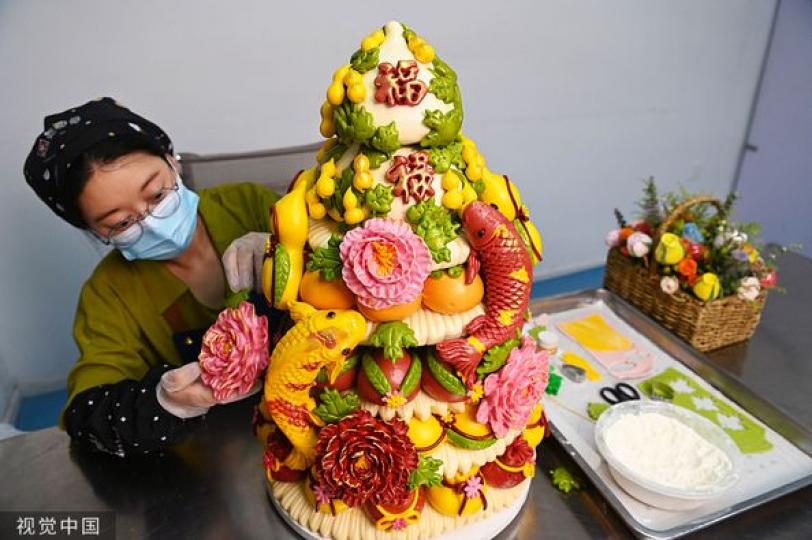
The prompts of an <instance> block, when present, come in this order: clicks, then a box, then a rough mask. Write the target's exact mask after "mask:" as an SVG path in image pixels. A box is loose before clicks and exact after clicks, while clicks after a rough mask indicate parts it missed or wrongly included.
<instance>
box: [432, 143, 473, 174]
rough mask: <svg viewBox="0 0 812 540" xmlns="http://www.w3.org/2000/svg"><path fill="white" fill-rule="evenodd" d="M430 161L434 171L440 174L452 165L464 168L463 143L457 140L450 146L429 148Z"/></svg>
mask: <svg viewBox="0 0 812 540" xmlns="http://www.w3.org/2000/svg"><path fill="white" fill-rule="evenodd" d="M429 163H430V164H431V166H432V167H434V172H436V173H438V174H442V173H444V172H446V171H448V169H449V168H451V166H452V165H454V166H455V167H458V168H460V169H464V168H465V161H463V159H462V143H461V142H459V141H457V142H453V143H451V144H449V145H448V146H444V147H443V146H441V147H438V148H432V149H431V150H429ZM463 179H464V178H463Z"/></svg>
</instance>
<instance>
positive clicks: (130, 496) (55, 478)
mask: <svg viewBox="0 0 812 540" xmlns="http://www.w3.org/2000/svg"><path fill="white" fill-rule="evenodd" d="M781 279H782V282H783V284H784V286H786V287H787V288H788V289H789V290H791V294H787V295H779V294H773V295H771V297H770V299H769V301H768V302H767V307H766V310H765V312H764V317H763V321H762V324H761V326H760V327H759V330H758V332H757V333H756V335H755V336H754V338H753V339H752V340H751V341H750V342H749V343H748V344H743V345H738V346H733V347H730V348H728V349H725V350H721V351H717V352H715V353H712V354H711V355H709V356H710V358H711V359H712V360H713V361H714V362H716V363H718V364H719V365H721V366H723V367H724V368H725V369H727V370H729V371H730V372H732V373H734V374H736V375H737V376H739V377H740V378H741V380H742V381H744V382H745V383H746V384H747V385H749V386H750V387H751V388H753V389H755V390H757V391H758V392H759V393H760V394H762V395H764V396H766V397H767V398H768V399H769V400H771V401H772V402H773V403H775V404H776V405H778V406H779V407H781V408H783V409H784V410H785V411H787V412H788V413H789V414H790V415H791V416H792V417H794V418H796V419H797V420H798V421H799V422H801V423H802V424H803V425H804V426H806V427H807V428H808V429H812V400H811V399H810V398H809V396H810V395H812V354H810V352H809V351H810V350H812V315H810V306H812V288H810V287H809V286H808V285H807V284H808V283H809V282H812V261H811V260H809V259H806V258H803V257H800V256H798V255H788V256H786V257H785V258H784V260H783V261H782V266H781ZM543 305H544V301H543V300H542V301H537V302H536V303H535V306H534V307H536V308H539V309H543ZM250 418H251V404H250V403H237V404H233V405H230V406H227V407H220V408H217V409H214V410H212V412H211V413H210V414H209V417H208V419H207V421H206V427H205V428H204V429H202V430H201V431H200V432H199V433H198V434H196V435H195V437H194V438H193V439H191V440H190V441H188V442H187V443H185V444H183V445H180V446H178V447H176V448H174V449H173V450H172V451H170V452H167V453H165V454H164V455H163V456H150V457H148V458H139V459H133V460H120V459H118V458H113V457H108V456H104V455H100V454H94V453H89V452H86V451H78V450H77V449H75V448H71V447H70V445H69V440H68V437H67V436H66V435H65V434H64V433H62V432H61V431H58V430H57V429H47V430H43V431H39V432H34V433H30V434H26V435H21V436H18V437H14V438H11V439H7V440H5V441H0V510H13V511H20V512H30V511H35V510H47V511H67V510H69V511H102V510H107V511H110V510H112V511H114V512H115V513H116V528H117V536H118V537H119V538H195V539H217V540H220V539H232V538H234V539H236V538H262V539H265V540H268V539H274V540H276V539H294V538H296V536H295V534H294V533H293V532H292V531H291V530H290V529H289V528H288V527H287V526H286V525H285V524H284V523H283V522H282V520H281V519H280V518H279V516H278V515H276V513H275V512H274V510H273V509H272V508H271V506H270V504H269V501H268V500H267V498H266V494H265V488H264V484H263V482H264V479H263V476H262V468H261V457H262V455H261V446H260V444H259V442H258V441H256V439H254V438H253V436H252V435H251V430H250V426H249V423H250ZM560 464H563V465H565V466H567V467H569V468H570V469H571V470H573V471H575V470H577V468H576V466H575V464H574V463H573V462H572V461H571V460H570V459H569V456H567V455H566V452H564V450H563V449H562V448H561V447H560V446H559V445H558V444H557V443H556V442H555V440H554V439H547V440H545V442H543V443H542V446H541V452H540V458H539V466H538V474H537V476H536V478H535V479H534V480H533V486H532V490H531V493H530V499H529V501H528V503H527V505H526V507H525V509H524V510H523V512H522V513H521V514H520V515H519V517H517V519H516V520H514V522H513V523H512V524H511V526H510V527H509V528H508V530H506V531H505V532H503V533H502V534H501V535H500V537H499V538H518V539H522V540H525V539H535V538H566V539H574V538H606V537H627V536H629V531H628V530H627V529H626V527H625V526H624V524H623V523H622V522H621V521H620V520H619V519H618V517H617V516H616V515H615V514H614V512H613V511H612V510H611V508H609V507H608V506H607V504H606V502H605V501H604V500H603V499H602V497H601V495H600V494H599V493H598V492H597V491H596V490H595V489H594V488H592V487H591V486H589V485H587V487H586V489H584V490H583V491H581V492H578V493H573V494H570V495H563V494H561V493H559V492H558V491H556V490H555V489H554V488H553V487H552V486H551V484H550V482H549V480H548V475H547V471H548V470H550V469H552V468H553V467H555V466H557V465H560ZM811 496H812V488H807V489H805V490H803V491H800V492H796V493H794V494H791V495H789V496H786V497H784V498H781V499H778V500H776V501H773V502H771V503H768V504H766V505H764V506H761V507H759V508H756V509H754V510H752V511H750V512H747V513H745V514H743V515H741V516H737V517H734V518H732V519H730V520H728V521H725V522H723V523H721V524H718V525H716V526H714V527H711V528H709V529H707V530H704V531H702V532H700V533H699V534H701V535H702V538H736V539H741V538H758V539H761V538H788V539H796V538H808V537H809V536H810V531H812V505H810V504H809V500H810V497H811Z"/></svg>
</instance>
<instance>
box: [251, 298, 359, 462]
mask: <svg viewBox="0 0 812 540" xmlns="http://www.w3.org/2000/svg"><path fill="white" fill-rule="evenodd" d="M289 308H290V316H291V318H292V319H293V321H294V322H295V323H296V324H295V325H294V326H293V328H291V329H290V330H289V331H288V332H287V333H286V334H285V336H284V337H283V338H282V339H281V340H280V341H279V343H278V344H277V345H276V348H274V351H273V354H272V355H271V360H270V363H269V365H268V372H267V374H266V376H265V403H266V406H267V409H268V412H269V413H270V415H271V417H272V418H273V421H274V423H276V425H277V426H278V427H279V429H280V430H281V431H282V433H284V434H285V436H286V437H287V438H288V440H289V441H290V443H291V445H292V446H293V450H292V451H291V453H290V455H288V457H287V458H286V459H285V465H287V466H288V467H289V468H291V469H295V470H304V469H306V468H307V467H309V466H310V465H311V464H312V463H313V461H314V459H315V450H316V442H317V440H318V437H317V434H316V426H320V425H322V422H321V420H320V419H319V418H318V417H316V416H315V415H314V414H313V409H315V407H316V403H315V402H314V400H313V398H311V397H310V388H311V387H312V386H313V385H314V384H315V382H316V375H318V373H319V370H321V368H322V367H325V368H326V369H327V372H328V374H329V378H330V381H331V382H332V381H335V379H336V377H338V375H339V374H340V373H341V371H342V369H343V368H344V362H345V361H346V359H347V357H348V356H350V355H351V354H352V352H353V349H355V347H356V346H357V345H358V343H359V342H360V341H361V340H362V339H363V338H364V335H365V334H366V319H364V317H363V316H362V315H361V314H360V313H358V312H357V311H353V310H317V309H316V308H314V307H313V306H311V305H310V304H306V303H304V302H292V303H291V304H289Z"/></svg>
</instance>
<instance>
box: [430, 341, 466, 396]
mask: <svg viewBox="0 0 812 540" xmlns="http://www.w3.org/2000/svg"><path fill="white" fill-rule="evenodd" d="M426 366H427V367H428V368H429V372H431V374H432V376H433V377H434V379H435V380H436V381H437V382H438V383H440V386H442V387H443V388H445V389H446V390H447V391H449V392H451V393H452V394H454V395H456V396H464V395H467V394H468V389H467V388H466V387H465V384H463V382H462V381H461V380H460V379H459V377H457V376H456V375H454V374H453V373H451V372H450V371H449V370H448V369H446V367H445V366H443V365H442V364H441V363H440V361H439V360H437V357H436V356H435V355H434V351H433V350H431V349H428V351H426Z"/></svg>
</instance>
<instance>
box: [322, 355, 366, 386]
mask: <svg viewBox="0 0 812 540" xmlns="http://www.w3.org/2000/svg"><path fill="white" fill-rule="evenodd" d="M357 365H358V355H357V354H354V355H352V356H350V357H349V358H347V360H346V361H345V362H344V367H342V368H341V373H346V372H348V371H350V370H351V369H353V368H354V367H355V366H357ZM329 381H330V379H329V377H328V375H327V368H326V367H322V368H321V369H320V370H319V372H318V373H317V374H316V382H317V383H321V384H326V383H328V382H329Z"/></svg>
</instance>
